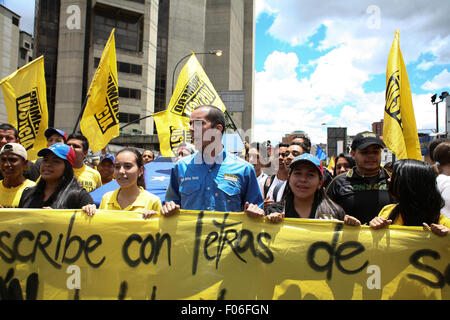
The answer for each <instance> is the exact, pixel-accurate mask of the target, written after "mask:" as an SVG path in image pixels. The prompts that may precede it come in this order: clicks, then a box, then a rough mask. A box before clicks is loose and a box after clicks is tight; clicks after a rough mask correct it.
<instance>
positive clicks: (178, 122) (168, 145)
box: [153, 110, 191, 157]
mask: <svg viewBox="0 0 450 320" xmlns="http://www.w3.org/2000/svg"><path fill="white" fill-rule="evenodd" d="M153 119H154V120H155V124H156V128H157V129H158V138H159V146H160V151H161V155H162V156H163V157H173V156H174V154H175V153H176V152H174V151H175V150H176V148H177V147H178V145H179V144H180V143H183V142H185V143H190V142H191V133H190V132H189V118H186V117H178V116H171V115H170V114H169V113H168V112H167V110H165V111H161V112H158V113H155V114H154V115H153Z"/></svg>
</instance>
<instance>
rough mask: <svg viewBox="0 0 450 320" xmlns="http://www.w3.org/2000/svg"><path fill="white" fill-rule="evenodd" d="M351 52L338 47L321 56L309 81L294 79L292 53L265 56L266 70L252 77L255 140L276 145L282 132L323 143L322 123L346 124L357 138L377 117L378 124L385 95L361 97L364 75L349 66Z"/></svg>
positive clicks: (296, 58) (350, 64) (350, 132)
mask: <svg viewBox="0 0 450 320" xmlns="http://www.w3.org/2000/svg"><path fill="white" fill-rule="evenodd" d="M349 50H350V49H349V48H347V47H345V46H342V47H340V48H338V49H336V50H333V51H330V52H329V53H327V54H326V55H324V56H322V57H320V58H319V59H318V60H317V61H316V63H317V68H316V69H315V70H314V72H313V73H312V74H311V76H310V78H309V79H302V80H298V78H297V72H296V68H297V67H298V65H299V61H298V57H297V55H296V54H295V53H282V52H274V53H272V54H271V55H269V56H268V58H267V60H266V61H265V64H264V71H261V72H258V73H257V74H256V86H255V88H256V89H255V106H256V109H257V110H258V111H257V112H256V113H255V129H256V130H255V133H254V138H255V140H257V141H263V140H267V139H269V140H271V141H279V140H280V139H281V136H282V134H287V133H289V132H292V131H295V130H303V131H305V132H307V133H308V135H310V137H311V139H312V141H313V142H314V143H320V142H322V143H325V142H326V126H323V125H322V123H326V125H327V126H346V127H348V128H349V129H348V130H349V134H356V133H357V132H360V131H363V130H368V129H370V128H371V123H372V122H373V121H375V120H374V115H376V114H377V113H378V114H379V116H378V117H376V118H375V119H376V121H378V120H379V119H381V117H382V115H383V109H384V100H383V99H384V94H383V93H380V94H369V95H366V94H365V93H364V91H363V90H362V84H363V83H364V82H365V81H367V80H368V74H367V72H363V71H361V70H360V69H357V68H355V67H354V66H353V65H352V60H351V55H350V54H349ZM349 101H351V102H352V103H351V104H352V105H348V102H349ZM345 103H347V106H346V107H344V108H342V110H339V109H340V108H341V107H339V106H340V105H342V104H345ZM368 109H370V110H371V111H370V112H369V113H367V112H366V111H367V110H368ZM377 109H378V110H377ZM356 119H358V120H357V121H356ZM268 120H270V122H269V121H268Z"/></svg>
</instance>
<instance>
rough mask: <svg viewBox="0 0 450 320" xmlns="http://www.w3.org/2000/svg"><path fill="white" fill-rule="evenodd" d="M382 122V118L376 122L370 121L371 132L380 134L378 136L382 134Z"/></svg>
mask: <svg viewBox="0 0 450 320" xmlns="http://www.w3.org/2000/svg"><path fill="white" fill-rule="evenodd" d="M383 122H384V120H383V119H381V120H380V121H378V122H374V123H372V132H373V133H375V134H376V135H377V136H380V137H382V136H383Z"/></svg>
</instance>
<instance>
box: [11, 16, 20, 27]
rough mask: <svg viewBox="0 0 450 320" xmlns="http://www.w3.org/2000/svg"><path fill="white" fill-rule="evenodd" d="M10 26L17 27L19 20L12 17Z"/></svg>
mask: <svg viewBox="0 0 450 320" xmlns="http://www.w3.org/2000/svg"><path fill="white" fill-rule="evenodd" d="M12 24H13V25H15V26H19V18H17V17H12Z"/></svg>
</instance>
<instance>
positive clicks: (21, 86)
mask: <svg viewBox="0 0 450 320" xmlns="http://www.w3.org/2000/svg"><path fill="white" fill-rule="evenodd" d="M0 87H1V88H2V92H3V97H4V100H5V105H6V111H7V113H8V122H9V123H10V124H11V125H12V126H14V127H15V128H17V130H18V131H19V142H20V143H21V144H22V145H23V146H24V147H25V149H26V150H27V157H28V159H29V160H35V159H37V153H38V152H39V150H40V149H43V148H46V147H47V139H46V137H45V135H44V133H45V130H47V128H48V111H47V93H46V85H45V74H44V57H43V56H40V57H39V58H36V59H35V60H33V61H31V62H30V63H28V64H26V65H25V66H23V67H22V68H20V69H18V70H16V71H15V72H13V73H12V74H10V75H9V76H7V77H6V78H4V79H2V80H1V81H0Z"/></svg>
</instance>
